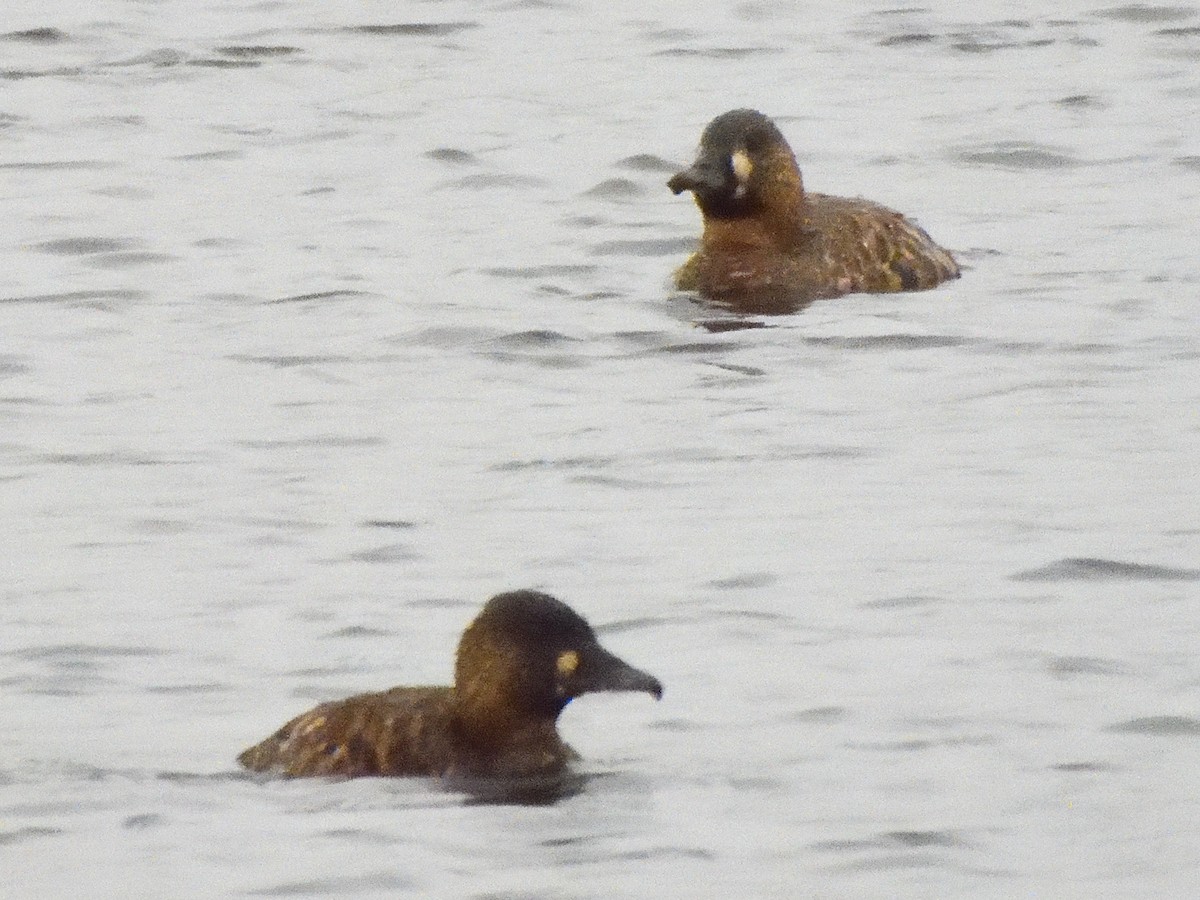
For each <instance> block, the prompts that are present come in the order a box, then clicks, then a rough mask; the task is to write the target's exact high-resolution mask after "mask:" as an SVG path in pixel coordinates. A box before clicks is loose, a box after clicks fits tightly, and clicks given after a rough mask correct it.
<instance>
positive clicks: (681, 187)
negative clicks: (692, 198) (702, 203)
mask: <svg viewBox="0 0 1200 900" xmlns="http://www.w3.org/2000/svg"><path fill="white" fill-rule="evenodd" d="M725 182H726V175H725V172H724V171H722V169H721V167H720V166H718V165H716V164H715V163H714V162H713V161H712V160H709V159H707V158H705V157H701V158H700V159H698V160H696V161H695V162H694V163H693V164H692V165H690V166H689V167H688V168H686V169H684V170H683V171H682V172H679V173H678V174H676V175H675V176H674V177H673V178H671V180H670V181H668V182H667V187H669V188H670V189H671V193H673V194H682V193H683V192H684V191H692V192H693V193H695V194H697V195H700V196H706V195H710V194H718V193H720V192H721V191H723V190H725V187H726V185H725Z"/></svg>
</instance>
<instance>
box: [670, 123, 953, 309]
mask: <svg viewBox="0 0 1200 900" xmlns="http://www.w3.org/2000/svg"><path fill="white" fill-rule="evenodd" d="M667 186H668V187H669V188H670V189H671V190H672V191H673V192H674V193H676V194H680V193H682V192H683V191H691V192H692V193H693V194H694V195H695V198H696V205H697V206H699V207H700V212H701V214H702V215H703V217H704V235H703V237H702V238H701V241H700V249H699V250H698V251H697V252H696V253H695V254H694V255H693V256H692V257H691V258H690V259H689V260H688V261H687V262H686V263H684V265H683V266H682V267H681V268H680V269H679V270H678V271H677V272H676V273H675V284H676V285H677V286H678V287H679V288H680V290H685V291H698V292H699V293H700V294H702V295H703V296H705V297H707V298H709V299H710V300H714V301H716V302H718V303H720V304H722V305H724V306H728V307H730V308H733V309H737V310H741V311H749V312H792V311H795V310H796V309H799V308H801V307H802V306H804V305H805V304H807V303H809V302H811V301H813V300H817V299H820V298H822V297H838V296H841V295H842V294H849V293H852V292H856V291H861V292H867V293H887V292H892V291H918V290H925V289H926V288H931V287H934V286H935V285H938V284H941V283H942V282H943V281H947V280H949V279H951V278H957V277H958V275H959V271H958V264H957V263H956V262H955V261H954V258H953V257H952V256H951V255H950V254H949V253H948V252H947V251H946V250H943V249H942V248H941V247H939V246H938V245H937V244H935V243H934V242H933V241H932V240H931V239H930V237H929V235H927V234H926V233H925V232H924V231H923V230H922V229H921V228H919V227H917V226H916V225H914V224H913V223H912V222H910V221H909V220H908V219H906V218H905V217H904V216H902V215H901V214H900V213H898V212H894V211H893V210H890V209H888V208H887V207H885V206H880V205H879V204H877V203H872V202H870V201H869V200H861V199H851V198H846V197H833V196H830V195H828V194H814V193H809V192H806V191H805V190H804V186H803V182H802V181H801V179H800V169H799V167H798V166H797V165H796V157H795V155H794V154H793V153H792V149H791V147H789V146H788V143H787V140H786V139H785V138H784V136H783V134H782V133H780V131H779V129H778V128H777V127H775V123H774V122H772V121H771V120H770V119H769V118H767V117H766V116H764V115H763V114H762V113H760V112H757V111H755V110H752V109H735V110H731V111H730V112H727V113H724V114H723V115H720V116H717V117H716V118H715V119H713V120H712V121H711V122H710V123H709V124H708V127H707V128H705V129H704V134H703V135H701V138H700V153H699V156H698V157H697V159H696V161H695V162H694V163H693V164H692V165H691V166H690V167H689V168H687V169H684V170H683V171H682V172H680V173H679V174H677V175H676V176H675V177H673V178H672V179H671V180H670V181H668V182H667Z"/></svg>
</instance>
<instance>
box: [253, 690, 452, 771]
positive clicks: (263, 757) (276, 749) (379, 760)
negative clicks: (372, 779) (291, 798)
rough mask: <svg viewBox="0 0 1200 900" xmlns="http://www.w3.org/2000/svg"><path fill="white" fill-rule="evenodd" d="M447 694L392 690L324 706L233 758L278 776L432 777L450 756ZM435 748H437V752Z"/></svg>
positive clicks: (288, 724) (302, 716)
mask: <svg viewBox="0 0 1200 900" xmlns="http://www.w3.org/2000/svg"><path fill="white" fill-rule="evenodd" d="M449 702H450V692H449V689H447V688H393V689H392V690H390V691H383V692H381V693H375V694H360V695H359V696H357V697H350V698H348V699H346V700H340V701H338V702H336V703H323V704H321V705H320V706H318V707H316V708H315V709H311V710H309V711H308V712H306V713H304V714H303V715H300V716H297V717H296V718H294V719H292V720H291V721H290V722H288V723H287V724H286V725H284V726H283V727H282V728H280V729H279V730H278V731H277V732H275V733H274V734H273V735H271V736H270V737H269V738H267V739H266V740H264V741H262V742H260V743H258V744H255V745H254V746H253V747H250V748H249V749H247V750H245V751H243V752H242V754H241V755H240V756H238V762H240V763H241V764H242V765H243V766H245V767H246V768H248V769H251V770H253V771H256V772H272V773H276V774H280V775H290V776H304V775H340V776H346V777H357V776H360V775H430V774H440V768H441V767H442V766H444V765H445V764H446V762H447V761H449V760H450V759H452V758H453V753H452V752H451V750H450V748H449V746H448V744H449V742H450V740H451V737H450V736H451V735H452V734H453V729H452V728H451V727H450V726H449ZM435 745H441V746H435Z"/></svg>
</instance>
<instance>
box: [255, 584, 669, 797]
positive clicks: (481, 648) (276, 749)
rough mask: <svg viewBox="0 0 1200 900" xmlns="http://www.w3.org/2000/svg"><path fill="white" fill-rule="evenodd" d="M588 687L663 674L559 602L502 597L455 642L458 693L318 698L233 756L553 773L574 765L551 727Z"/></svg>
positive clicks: (269, 761)
mask: <svg viewBox="0 0 1200 900" xmlns="http://www.w3.org/2000/svg"><path fill="white" fill-rule="evenodd" d="M594 691H645V692H647V693H649V694H652V695H653V696H654V697H655V698H660V697H661V696H662V685H661V684H660V683H659V682H658V679H656V678H654V677H653V676H651V675H648V674H646V673H645V672H642V671H639V670H638V669H635V668H633V667H632V666H630V665H628V664H626V663H624V662H622V661H621V660H620V659H618V658H617V657H616V656H613V654H611V653H609V652H608V651H607V650H605V649H604V648H603V647H601V646H600V644H599V642H598V641H597V640H596V634H595V632H594V631H592V628H591V626H590V625H588V623H587V622H585V621H584V620H583V618H582V617H581V616H579V615H578V614H577V613H576V612H574V611H573V610H572V609H571V608H570V607H569V606H567V605H566V604H565V603H562V602H560V601H558V600H556V599H554V598H553V597H551V596H549V595H548V594H542V593H539V592H537V591H512V592H509V593H506V594H498V595H497V596H495V597H493V598H492V599H491V600H489V601H488V602H487V604H486V605H485V606H484V607H483V610H482V611H481V612H480V613H479V615H478V616H477V617H476V618H475V621H473V622H472V623H471V624H470V625H469V626H468V627H467V630H466V631H465V632H463V636H462V639H461V640H460V641H459V644H458V655H457V658H456V661H455V669H454V686H453V687H395V688H392V689H391V690H387V691H382V692H380V693H375V694H360V695H358V696H356V697H350V698H349V699H346V700H338V701H335V702H332V703H322V704H321V705H320V706H318V707H316V708H315V709H312V710H309V711H308V712H306V713H304V714H303V715H301V716H297V717H296V718H295V719H292V720H291V721H290V722H288V723H287V724H286V725H284V726H283V727H282V728H280V729H279V730H278V731H277V732H275V733H274V734H273V735H271V736H270V737H269V738H267V739H266V740H264V741H262V742H261V743H259V744H255V745H254V746H253V747H251V748H249V749H248V750H245V751H244V752H243V753H242V754H241V755H240V756H239V757H238V762H240V763H241V764H242V765H243V766H245V767H246V768H247V769H252V770H253V771H256V772H271V773H275V774H279V775H288V776H301V775H339V776H344V777H355V776H360V775H440V776H450V777H453V776H462V777H468V778H473V777H496V776H498V777H519V776H541V775H555V774H558V773H560V772H562V771H563V770H564V768H565V767H566V765H567V763H568V762H569V761H570V760H572V759H575V758H577V756H576V754H575V752H574V751H573V750H572V749H571V748H570V747H568V746H567V744H566V743H564V742H563V740H562V738H561V737H560V736H559V734H558V729H557V727H556V725H555V723H556V721H557V719H558V715H559V713H561V712H562V711H563V708H564V707H565V706H566V705H567V704H568V703H569V702H570V701H571V700H572V699H573V698H575V697H578V696H579V695H580V694H587V693H591V692H594Z"/></svg>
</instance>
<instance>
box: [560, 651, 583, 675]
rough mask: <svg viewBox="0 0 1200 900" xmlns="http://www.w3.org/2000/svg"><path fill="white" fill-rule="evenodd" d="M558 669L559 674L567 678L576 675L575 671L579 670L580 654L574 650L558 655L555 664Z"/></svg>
mask: <svg viewBox="0 0 1200 900" xmlns="http://www.w3.org/2000/svg"><path fill="white" fill-rule="evenodd" d="M554 666H555V668H557V669H558V674H559V675H561V676H563V677H564V678H566V677H567V676H570V675H573V674H575V670H576V669H578V668H579V654H578V653H576V652H575V651H574V650H564V651H563V652H562V653H560V654H558V659H557V660H555V663H554Z"/></svg>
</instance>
